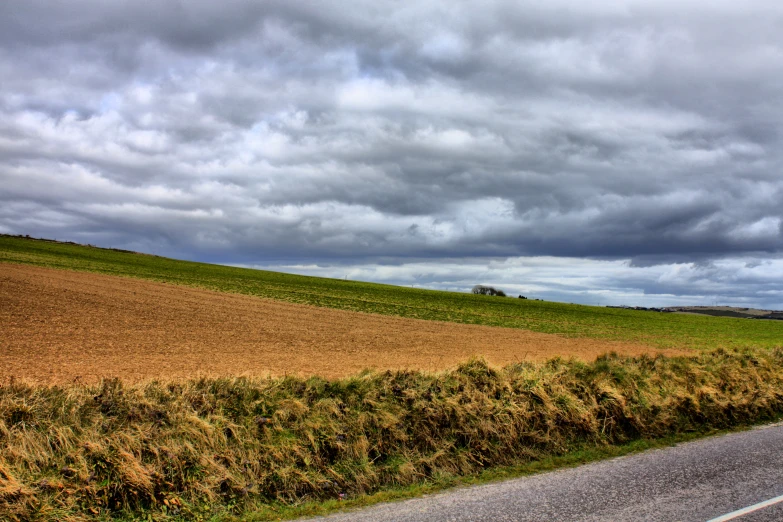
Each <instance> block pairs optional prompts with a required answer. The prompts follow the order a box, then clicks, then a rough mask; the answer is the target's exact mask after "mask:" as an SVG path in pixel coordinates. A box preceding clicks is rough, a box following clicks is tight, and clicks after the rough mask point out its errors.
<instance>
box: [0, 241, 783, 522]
mask: <svg viewBox="0 0 783 522" xmlns="http://www.w3.org/2000/svg"><path fill="white" fill-rule="evenodd" d="M0 259H2V260H3V261H8V262H27V263H32V264H38V265H44V266H57V267H60V268H73V269H81V270H93V271H98V272H103V273H113V274H116V275H125V276H137V277H145V278H148V279H156V280H161V281H171V282H179V283H182V284H190V285H195V286H206V287H209V288H214V289H221V290H229V291H236V292H242V293H251V294H256V295H262V296H265V297H275V298H283V299H286V300H296V301H297V302H308V303H311V304H320V305H324V306H326V305H328V306H335V307H338V308H347V309H357V310H362V311H372V312H381V313H395V314H396V315H403V316H407V317H423V318H432V319H443V320H453V321H459V322H478V323H481V324H502V325H503V326H515V327H528V328H531V329H536V330H539V331H554V332H558V333H562V334H565V335H573V336H590V337H604V338H612V339H626V340H630V339H632V340H644V341H648V342H651V343H652V344H657V345H659V346H677V347H681V346H689V347H693V348H705V350H700V351H697V352H694V354H695V355H694V356H693V357H687V358H686V357H678V358H666V357H657V358H650V357H640V358H636V359H631V358H621V357H612V356H608V357H604V358H602V359H599V360H598V361H595V362H593V363H583V362H578V361H561V360H553V361H550V362H549V363H546V364H517V365H510V366H507V367H505V368H502V369H494V368H490V367H488V366H487V365H486V364H484V363H483V362H481V361H470V362H467V363H465V364H463V365H462V366H460V367H458V368H456V369H453V370H449V371H445V372H442V373H439V374H427V373H422V372H378V373H365V374H362V375H357V376H354V377H350V378H345V379H340V380H335V381H325V380H322V379H319V378H310V379H301V378H293V377H288V378H280V379H217V380H215V379H202V380H190V381H179V382H150V383H143V384H135V385H125V384H123V383H121V382H119V381H105V382H103V383H102V384H101V385H99V386H85V385H69V386H64V387H59V386H50V387H46V386H30V385H27V384H24V383H13V382H11V383H2V384H0V518H3V517H5V518H9V519H11V520H14V519H16V520H84V519H96V518H97V519H109V518H120V519H122V518H126V519H130V518H142V517H143V518H146V519H160V520H164V519H177V518H182V519H188V520H210V519H213V520H219V519H230V518H232V517H242V518H245V519H264V518H275V517H277V516H280V515H283V516H288V515H291V514H294V513H303V512H308V511H310V512H314V511H318V510H321V509H325V508H328V507H329V506H334V505H336V504H339V503H340V502H345V501H342V500H339V499H342V498H345V499H348V500H349V501H350V499H358V500H356V501H354V502H361V501H362V500H361V499H362V498H366V497H364V495H366V494H368V493H373V492H378V491H389V490H391V491H401V490H400V488H406V487H409V488H413V489H414V490H415V488H421V487H422V485H428V486H425V487H430V486H434V487H438V486H439V485H444V484H450V483H453V482H454V481H456V480H459V478H458V477H464V476H470V475H475V474H476V473H481V472H482V471H485V470H492V469H497V467H501V466H524V465H525V463H531V462H532V463H535V462H556V463H557V462H561V463H562V462H568V455H569V454H573V453H577V455H583V456H586V457H584V458H591V455H592V456H595V455H599V454H612V453H614V452H617V451H623V450H622V449H621V446H620V445H622V444H627V443H629V442H633V441H636V442H637V443H638V442H640V441H641V443H642V445H643V444H644V442H645V441H647V440H659V439H663V440H671V437H677V436H681V435H682V434H689V433H705V432H708V431H709V430H714V429H726V428H732V427H737V426H745V425H749V424H752V423H757V422H761V421H764V420H768V419H773V418H777V417H779V416H780V415H781V414H783V369H781V368H783V349H781V348H775V346H776V345H778V346H779V345H780V340H781V338H783V336H781V335H780V334H781V331H782V330H781V328H780V326H781V325H780V323H777V322H763V321H749V320H732V319H716V318H709V317H698V316H675V315H671V314H666V315H659V314H653V313H644V312H629V311H624V310H604V309H600V308H592V307H581V306H570V305H561V304H556V303H541V302H524V301H520V300H514V299H502V298H492V297H485V298H482V297H476V296H470V295H461V294H449V293H443V292H425V291H418V290H411V289H404V288H403V289H399V288H394V287H388V286H382V285H370V284H363V283H353V282H343V281H335V280H321V279H313V278H303V277H298V276H288V275H284V274H273V273H268V272H255V271H248V270H240V269H232V268H225V267H214V266H209V265H200V264H196V263H186V262H181V261H173V260H167V259H161V258H155V257H150V256H141V255H134V254H126V253H120V252H112V251H106V250H99V249H91V248H86V247H78V246H72V245H60V244H55V243H45V242H35V241H24V240H19V239H12V238H0ZM0 271H2V265H0ZM629 330H630V331H629ZM705 330H706V332H705ZM656 335H660V336H662V337H663V340H662V341H660V342H652V340H654V339H655V336H656ZM711 339H714V340H715V343H714V344H715V345H719V346H725V347H729V348H728V349H726V350H717V351H715V350H707V349H706V348H709V347H710V345H711V344H712V343H711ZM735 345H739V346H748V347H753V346H755V347H756V348H747V349H734V348H730V347H731V346H735ZM618 448H620V449H618ZM579 458H583V457H577V460H578V459H579ZM552 459H555V460H554V461H553V460H552ZM403 491H404V490H403ZM392 494H394V493H392ZM292 506H294V507H293V508H292ZM297 506H299V507H297Z"/></svg>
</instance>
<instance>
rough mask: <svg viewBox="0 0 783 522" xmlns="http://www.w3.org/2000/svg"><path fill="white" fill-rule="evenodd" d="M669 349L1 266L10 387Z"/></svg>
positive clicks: (1, 346) (0, 331)
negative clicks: (16, 381)
mask: <svg viewBox="0 0 783 522" xmlns="http://www.w3.org/2000/svg"><path fill="white" fill-rule="evenodd" d="M608 351H616V352H618V353H623V354H631V355H638V354H642V353H656V352H659V351H660V350H656V349H654V348H650V347H647V346H642V345H635V344H628V343H620V342H608V341H601V340H595V339H567V338H563V337H560V336H557V335H551V334H543V333H535V332H530V331H526V330H518V329H513V328H493V327H487V326H472V325H462V324H455V323H445V322H436V321H422V320H416V319H404V318H399V317H390V316H382V315H374V314H364V313H357V312H347V311H342V310H332V309H328V308H317V307H313V306H307V305H298V304H290V303H284V302H279V301H272V300H267V299H260V298H256V297H250V296H242V295H235V294H226V293H219V292H212V291H208V290H200V289H194V288H188V287H180V286H176V285H170V284H164V283H154V282H149V281H143V280H137V279H127V278H120V277H112V276H106V275H99V274H91V273H83V272H71V271H64V270H53V269H47V268H38V267H29V266H20V265H9V264H0V382H3V381H7V380H8V379H9V378H11V377H14V378H17V379H24V380H30V381H35V382H42V383H64V382H71V381H74V380H81V381H84V382H94V381H96V380H98V379H99V378H101V377H121V378H122V379H124V380H128V381H138V380H143V379H147V378H153V377H160V378H183V377H193V376H197V375H205V376H206V375H208V376H216V375H265V374H272V375H282V374H293V375H301V374H304V375H312V374H318V375H322V376H324V377H340V376H345V375H349V374H352V373H356V372H358V371H361V370H362V369H365V368H370V367H372V368H379V369H401V368H409V369H424V370H439V369H445V368H448V367H450V366H454V365H456V364H458V363H459V362H462V361H464V360H465V359H467V358H468V357H470V356H471V355H481V356H483V357H485V358H486V359H487V360H488V361H489V362H490V363H492V364H497V365H502V364H507V363H511V362H516V361H521V360H542V359H546V358H550V357H553V356H555V355H560V356H564V357H570V356H574V357H578V358H581V359H585V360H591V359H594V358H595V357H596V356H598V355H600V354H602V353H606V352H608Z"/></svg>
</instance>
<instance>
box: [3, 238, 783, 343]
mask: <svg viewBox="0 0 783 522" xmlns="http://www.w3.org/2000/svg"><path fill="white" fill-rule="evenodd" d="M3 262H5V263H22V264H29V265H36V266H44V267H51V268H59V269H67V270H80V271H90V272H97V273H102V274H109V275H116V276H123V277H136V278H142V279H149V280H153V281H160V282H166V283H174V284H180V285H187V286H193V287H200V288H207V289H210V290H217V291H222V292H231V293H238V294H246V295H253V296H258V297H264V298H269V299H276V300H281V301H288V302H293V303H303V304H309V305H315V306H322V307H328V308H337V309H341V310H352V311H357V312H369V313H376V314H385V315H395V316H399V317H409V318H416V319H427V320H437V321H450V322H456V323H466V324H480V325H488V326H504V327H510V328H522V329H527V330H532V331H536V332H545V333H555V334H560V335H564V336H567V337H589V338H597V339H609V340H619V341H627V342H635V343H641V344H647V345H650V346H657V347H661V348H697V349H703V348H710V349H711V348H720V347H723V348H729V347H749V346H754V347H767V348H770V347H776V346H780V345H781V343H783V321H761V320H749V319H733V318H716V317H706V316H698V315H686V314H663V313H654V312H642V311H635V310H622V309H615V308H603V307H597V306H583V305H572V304H564V303H555V302H547V301H534V300H522V299H514V298H510V297H507V298H503V297H492V296H477V295H472V294H467V293H457V292H442V291H435V290H421V289H413V288H406V287H399V286H390V285H382V284H375V283H362V282H357V281H344V280H339V279H328V278H319V277H308V276H299V275H292V274H285V273H279V272H269V271H262V270H252V269H246V268H234V267H228V266H221V265H211V264H205V263H195V262H190V261H180V260H175V259H168V258H163V257H156V256H150V255H144V254H135V253H129V252H121V251H115V250H110V249H102V248H95V247H88V246H82V245H74V244H64V243H57V242H51V241H44V240H32V239H24V238H19V237H11V236H0V270H2V265H1V263H3Z"/></svg>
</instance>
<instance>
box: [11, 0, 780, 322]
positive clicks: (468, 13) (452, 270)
mask: <svg viewBox="0 0 783 522" xmlns="http://www.w3.org/2000/svg"><path fill="white" fill-rule="evenodd" d="M781 122H783V4H779V3H777V2H772V1H758V0H756V1H754V0H751V1H748V2H742V3H737V2H730V1H728V0H718V1H714V2H710V3H704V2H701V1H696V0H680V1H677V2H674V1H669V0H663V1H633V0H627V1H619V0H617V1H615V0H611V1H605V2H600V3H598V4H594V3H585V2H578V1H575V0H574V1H566V0H554V1H551V2H546V3H545V4H542V3H540V2H491V1H490V2H482V3H481V4H471V3H464V4H463V3H455V2H440V1H423V2H416V3H415V4H400V3H398V2H391V1H383V0H375V1H367V2H355V3H352V4H351V7H350V9H346V8H345V4H343V3H341V2H332V1H322V2H318V3H306V2H284V1H264V2H255V1H240V0H225V1H223V2H220V3H214V2H207V1H190V2H187V3H180V2H175V1H162V2H151V1H138V2H124V1H119V0H116V1H103V0H75V1H67V2H66V1H60V2H58V1H46V2H44V1H38V0H32V1H25V2H4V3H2V4H0V233H11V234H29V235H32V236H36V237H48V238H57V239H63V240H72V241H77V242H80V243H91V244H95V245H100V246H113V247H119V248H128V249H131V250H138V251H144V252H151V253H156V254H159V255H167V256H173V257H178V258H186V259H193V260H200V261H206V262H215V263H221V264H230V265H241V266H252V267H260V268H267V269H274V270H282V271H288V272H296V273H303V274H310V275H324V276H328V277H348V278H349V279H359V280H367V281H378V282H388V283H392V284H401V285H407V286H420V287H424V288H437V289H448V290H455V291H467V290H468V289H469V288H470V287H472V286H473V285H474V284H477V283H485V284H493V285H496V286H498V287H501V288H503V289H504V290H506V291H507V292H511V293H514V294H517V293H521V294H523V295H528V294H530V295H531V296H533V297H540V298H545V299H553V300H558V301H566V302H579V303H586V304H628V305H645V306H665V305H678V304H679V305H685V304H714V303H718V304H730V305H739V306H754V307H761V308H772V309H781V308H783V258H781V252H782V251H783V204H781V202H782V201H783V172H782V171H781V166H782V165H783V161H782V160H783V146H781V145H783V134H782V133H781V132H780V131H781Z"/></svg>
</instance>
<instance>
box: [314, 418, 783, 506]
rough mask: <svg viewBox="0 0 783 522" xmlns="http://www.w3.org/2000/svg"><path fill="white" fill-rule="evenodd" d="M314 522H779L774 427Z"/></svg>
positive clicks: (780, 487) (781, 500)
mask: <svg viewBox="0 0 783 522" xmlns="http://www.w3.org/2000/svg"><path fill="white" fill-rule="evenodd" d="M740 510H744V511H740ZM315 520H328V521H332V522H337V521H339V522H349V521H351V522H353V521H363V522H374V521H400V522H402V521H405V522H414V521H449V522H451V521H454V522H456V521H468V520H470V521H482V520H486V521H504V520H508V521H528V520H529V521H546V520H553V521H612V522H621V521H640V520H643V521H667V522H668V521H675V520H676V521H699V522H706V521H714V522H727V521H728V520H736V521H738V522H761V521H765V522H767V521H769V522H771V521H778V522H779V521H783V425H782V424H776V425H770V426H765V427H761V428H756V429H753V430H750V431H746V432H741V433H732V434H729V435H723V436H719V437H712V438H708V439H702V440H699V441H695V442H689V443H684V444H680V445H677V446H674V447H671V448H665V449H659V450H653V451H649V452H645V453H641V454H637V455H631V456H626V457H621V458H616V459H612V460H608V461H602V462H596V463H593V464H588V465H585V466H580V467H578V468H572V469H565V470H560V471H554V472H550V473H544V474H541V475H535V476H530V477H523V478H519V479H514V480H509V481H504V482H500V483H495V484H487V485H483V486H474V487H467V488H459V489H455V490H451V491H448V492H445V493H440V494H436V495H430V496H426V497H423V498H417V499H412V500H407V501H402V502H396V503H390V504H380V505H378V506H374V507H371V508H368V509H364V510H361V511H353V512H348V513H339V514H335V515H331V516H329V517H325V518H324V517H321V518H318V519H315Z"/></svg>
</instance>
